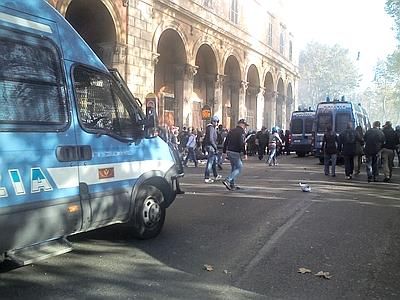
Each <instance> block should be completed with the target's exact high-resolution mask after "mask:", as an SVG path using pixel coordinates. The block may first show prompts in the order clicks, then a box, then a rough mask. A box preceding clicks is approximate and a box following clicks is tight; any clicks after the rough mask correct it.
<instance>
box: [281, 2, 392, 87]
mask: <svg viewBox="0 0 400 300" xmlns="http://www.w3.org/2000/svg"><path fill="white" fill-rule="evenodd" d="M286 5H287V7H286V9H287V13H288V15H287V18H288V19H287V24H288V29H289V31H290V32H292V33H293V35H294V43H295V44H297V48H298V50H299V51H300V50H301V49H304V46H305V45H306V44H307V43H308V42H310V41H316V42H320V43H322V44H325V45H329V46H333V45H334V44H339V45H340V46H342V47H343V48H345V49H349V53H350V54H349V55H350V57H354V60H355V63H356V65H358V67H359V70H360V73H361V74H362V75H363V81H362V83H361V88H365V87H366V86H367V85H368V84H369V83H370V82H371V81H372V80H373V78H374V67H375V65H376V63H377V61H378V60H379V59H385V58H386V56H387V55H388V54H390V53H392V52H393V51H394V49H395V48H396V39H395V32H394V30H393V29H392V28H393V24H394V23H393V19H392V18H391V17H389V16H388V15H387V14H386V13H385V0H286ZM358 52H360V56H359V60H357V56H358Z"/></svg>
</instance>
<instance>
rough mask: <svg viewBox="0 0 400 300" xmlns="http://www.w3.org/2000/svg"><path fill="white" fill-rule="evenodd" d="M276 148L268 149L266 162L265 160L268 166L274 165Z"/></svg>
mask: <svg viewBox="0 0 400 300" xmlns="http://www.w3.org/2000/svg"><path fill="white" fill-rule="evenodd" d="M276 150H277V149H276V146H275V147H274V146H272V147H270V153H269V157H268V160H267V162H268V164H270V165H271V164H272V163H273V164H274V165H276V154H277V153H276Z"/></svg>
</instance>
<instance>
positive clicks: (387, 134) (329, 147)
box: [322, 121, 400, 182]
mask: <svg viewBox="0 0 400 300" xmlns="http://www.w3.org/2000/svg"><path fill="white" fill-rule="evenodd" d="M399 147H400V126H396V129H394V128H393V127H392V123H391V122H390V121H387V122H386V123H385V125H384V126H383V128H382V129H381V123H380V122H379V121H375V122H374V123H373V125H372V128H370V129H368V130H367V131H366V132H363V130H362V128H361V127H360V126H357V127H356V128H353V125H352V123H351V122H349V123H348V124H347V127H346V129H345V130H344V131H343V132H341V133H340V134H339V135H337V134H336V133H335V132H334V131H332V127H331V126H327V130H326V132H325V134H324V138H323V142H322V149H323V151H324V172H325V175H326V176H329V175H331V176H333V177H335V176H336V163H337V158H338V155H340V156H341V157H343V161H344V170H345V179H347V180H351V179H352V178H353V175H354V176H356V175H359V174H360V172H361V165H362V163H363V158H364V157H365V164H366V173H367V180H368V182H371V181H374V182H376V181H379V178H378V177H379V167H380V166H382V169H383V175H384V178H383V182H390V180H391V178H392V170H393V166H394V158H395V155H396V154H397V157H398V159H399V167H400V151H399Z"/></svg>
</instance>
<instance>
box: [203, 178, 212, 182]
mask: <svg viewBox="0 0 400 300" xmlns="http://www.w3.org/2000/svg"><path fill="white" fill-rule="evenodd" d="M213 182H214V179H211V178H205V179H204V183H213Z"/></svg>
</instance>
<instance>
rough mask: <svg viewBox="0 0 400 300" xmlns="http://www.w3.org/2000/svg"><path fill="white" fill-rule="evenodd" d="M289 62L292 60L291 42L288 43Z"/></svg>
mask: <svg viewBox="0 0 400 300" xmlns="http://www.w3.org/2000/svg"><path fill="white" fill-rule="evenodd" d="M289 60H290V61H292V60H293V44H292V41H290V42H289Z"/></svg>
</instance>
